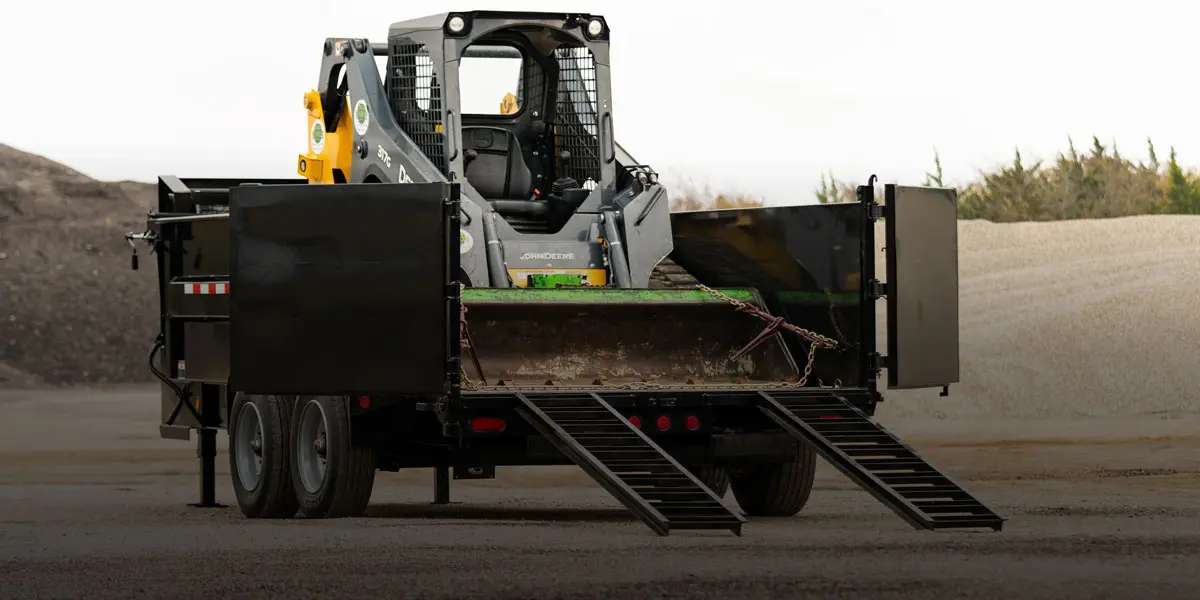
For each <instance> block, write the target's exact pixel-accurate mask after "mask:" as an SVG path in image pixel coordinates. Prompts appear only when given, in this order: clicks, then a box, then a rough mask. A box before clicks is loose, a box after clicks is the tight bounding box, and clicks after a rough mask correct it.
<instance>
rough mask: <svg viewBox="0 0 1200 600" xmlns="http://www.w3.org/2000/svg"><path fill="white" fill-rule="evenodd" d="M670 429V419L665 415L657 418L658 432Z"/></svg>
mask: <svg viewBox="0 0 1200 600" xmlns="http://www.w3.org/2000/svg"><path fill="white" fill-rule="evenodd" d="M670 428H671V418H670V417H668V416H667V415H663V416H661V417H659V418H658V430H659V431H666V430H668V429H670Z"/></svg>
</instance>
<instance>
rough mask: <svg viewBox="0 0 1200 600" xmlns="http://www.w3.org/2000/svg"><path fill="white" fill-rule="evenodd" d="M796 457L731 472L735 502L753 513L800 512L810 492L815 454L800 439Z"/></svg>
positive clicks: (748, 512)
mask: <svg viewBox="0 0 1200 600" xmlns="http://www.w3.org/2000/svg"><path fill="white" fill-rule="evenodd" d="M799 445H800V448H799V449H798V450H797V451H796V457H795V458H794V459H792V460H790V461H787V462H781V463H767V464H761V465H755V466H753V467H749V468H747V469H745V470H744V471H741V472H734V473H732V474H731V477H730V487H732V488H733V497H734V498H736V499H737V503H738V506H740V507H742V510H743V511H745V512H746V514H747V515H749V516H752V517H791V516H794V515H796V513H799V512H800V509H802V508H804V505H805V504H807V503H808V497H809V495H810V494H812V488H813V479H814V477H815V476H816V470H817V454H816V452H815V451H813V447H812V446H810V445H809V444H806V443H803V442H801V443H800V444H799Z"/></svg>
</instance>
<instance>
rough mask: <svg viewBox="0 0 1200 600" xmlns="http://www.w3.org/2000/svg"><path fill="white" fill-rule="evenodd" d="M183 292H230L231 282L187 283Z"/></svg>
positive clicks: (217, 293) (209, 293) (205, 293)
mask: <svg viewBox="0 0 1200 600" xmlns="http://www.w3.org/2000/svg"><path fill="white" fill-rule="evenodd" d="M183 293H184V294H187V295H189V296H195V295H199V296H207V295H223V294H228V293H229V282H222V283H185V284H183Z"/></svg>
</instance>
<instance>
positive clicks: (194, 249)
mask: <svg viewBox="0 0 1200 600" xmlns="http://www.w3.org/2000/svg"><path fill="white" fill-rule="evenodd" d="M179 233H180V241H181V242H182V243H183V265H182V266H183V271H182V272H179V273H176V274H175V275H177V276H182V277H220V278H225V277H226V276H228V274H229V222H228V221H227V220H225V219H219V220H207V221H195V222H192V223H185V224H181V225H180V227H179Z"/></svg>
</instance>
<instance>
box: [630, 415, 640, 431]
mask: <svg viewBox="0 0 1200 600" xmlns="http://www.w3.org/2000/svg"><path fill="white" fill-rule="evenodd" d="M629 424H630V425H633V426H634V427H637V428H638V429H641V428H642V419H641V418H640V417H629Z"/></svg>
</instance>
